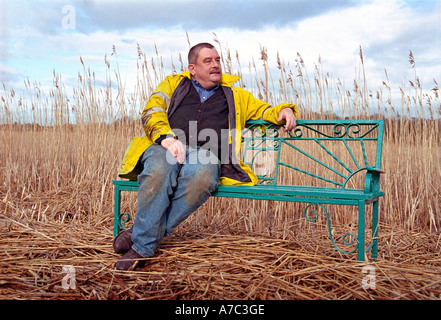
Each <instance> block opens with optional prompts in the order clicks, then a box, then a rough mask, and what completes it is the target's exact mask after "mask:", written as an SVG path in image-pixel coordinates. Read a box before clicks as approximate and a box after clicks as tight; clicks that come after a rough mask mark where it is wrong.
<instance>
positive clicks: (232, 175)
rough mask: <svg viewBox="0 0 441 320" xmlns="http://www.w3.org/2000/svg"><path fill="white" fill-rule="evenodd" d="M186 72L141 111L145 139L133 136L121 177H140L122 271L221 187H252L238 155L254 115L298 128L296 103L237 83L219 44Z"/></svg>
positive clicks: (204, 48) (118, 243)
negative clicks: (259, 95)
mask: <svg viewBox="0 0 441 320" xmlns="http://www.w3.org/2000/svg"><path fill="white" fill-rule="evenodd" d="M188 62H189V65H188V71H186V72H183V73H181V74H177V75H172V76H168V77H167V78H166V79H165V80H164V81H163V82H161V83H160V84H159V85H158V87H157V88H156V90H155V92H153V94H152V96H151V97H150V99H149V100H148V102H147V104H146V106H145V109H144V111H143V112H142V116H141V119H142V124H143V128H144V131H145V136H144V137H142V138H140V137H135V138H134V139H133V140H132V141H131V143H130V146H129V148H128V149H127V151H126V154H125V156H124V159H123V164H122V165H121V168H120V172H119V175H120V176H121V177H124V178H129V179H133V178H135V177H137V179H138V184H139V192H138V198H137V213H136V217H135V221H134V224H133V227H132V228H131V229H129V230H127V231H124V232H122V233H121V234H120V235H118V236H117V237H116V238H115V240H114V248H115V251H116V252H118V253H125V254H124V256H122V257H121V258H120V259H119V260H118V262H117V263H116V264H115V267H116V269H118V270H133V269H134V268H136V267H138V266H140V265H142V264H143V263H144V261H145V259H144V258H147V257H151V256H152V255H153V254H154V252H155V250H156V248H157V246H158V245H159V243H160V242H161V240H162V238H163V237H164V236H167V235H170V234H171V233H172V232H173V230H174V229H175V228H176V226H178V225H179V223H181V222H182V221H184V220H185V219H186V218H187V217H188V216H189V215H190V214H191V213H192V212H194V211H195V210H196V209H197V208H198V207H199V206H201V205H202V204H203V203H204V202H205V201H206V200H207V199H208V197H209V196H210V195H211V194H212V192H213V191H215V190H216V188H217V186H218V184H230V185H232V184H241V185H254V184H256V182H257V177H256V175H255V174H254V173H253V172H252V170H251V169H250V168H249V167H248V166H247V165H245V164H244V163H243V162H241V161H240V160H239V158H238V155H239V153H240V146H241V135H240V130H241V128H243V127H244V125H245V122H246V121H248V120H256V119H263V120H267V121H270V122H273V123H277V124H285V129H286V130H287V131H289V130H292V129H293V128H294V127H295V125H296V116H297V110H296V106H295V105H292V104H288V103H284V104H280V105H278V106H274V107H271V106H270V105H269V104H267V103H265V102H263V101H260V100H258V99H255V98H254V97H253V96H252V95H251V93H249V92H247V91H245V90H244V89H242V88H233V87H232V85H233V83H235V82H236V81H237V80H238V79H239V77H237V76H233V75H226V74H222V67H221V63H220V57H219V54H218V52H217V51H216V49H215V48H214V46H212V45H211V44H209V43H200V44H197V45H195V46H194V47H192V48H191V49H190V51H189V54H188Z"/></svg>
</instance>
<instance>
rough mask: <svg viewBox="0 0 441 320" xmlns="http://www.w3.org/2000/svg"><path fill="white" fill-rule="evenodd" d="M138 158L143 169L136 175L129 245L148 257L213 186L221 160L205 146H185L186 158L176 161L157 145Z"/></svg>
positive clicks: (218, 173) (203, 198) (197, 205)
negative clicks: (134, 202) (136, 194)
mask: <svg viewBox="0 0 441 320" xmlns="http://www.w3.org/2000/svg"><path fill="white" fill-rule="evenodd" d="M206 156H209V159H210V161H207V157H206ZM214 159H215V160H214ZM141 161H142V163H143V165H144V169H143V171H142V172H141V174H140V175H139V176H138V185H139V191H138V198H137V201H138V204H137V206H138V207H137V212H136V217H135V222H134V224H133V233H132V241H133V246H132V249H133V250H135V251H136V252H138V253H139V254H140V255H141V256H143V257H151V256H153V254H154V253H155V250H156V248H157V246H158V245H159V243H160V242H161V240H162V238H163V237H164V236H167V235H170V234H171V233H172V232H173V230H174V229H175V228H176V227H177V226H178V225H179V224H180V223H181V222H182V221H184V220H185V219H186V218H187V217H188V216H189V215H190V214H191V213H193V212H194V211H195V210H196V209H197V208H198V207H199V206H201V205H202V204H203V203H204V202H205V201H206V200H207V199H208V197H209V196H210V195H211V194H212V192H213V191H215V190H216V188H217V185H218V182H219V176H220V162H219V161H218V160H217V158H215V157H214V156H213V154H211V153H209V151H207V150H205V149H201V148H198V149H193V148H187V149H186V161H185V162H184V163H183V164H179V163H178V162H177V161H176V159H175V158H174V157H173V156H171V154H170V153H169V152H168V151H167V150H166V149H164V148H163V147H162V146H160V145H151V146H150V147H149V148H147V150H146V151H145V152H144V154H143V156H142V158H141ZM207 162H208V163H207Z"/></svg>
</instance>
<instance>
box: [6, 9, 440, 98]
mask: <svg viewBox="0 0 441 320" xmlns="http://www.w3.org/2000/svg"><path fill="white" fill-rule="evenodd" d="M73 3H74V6H75V7H76V8H77V20H76V23H77V29H76V30H64V29H62V27H61V19H62V14H61V8H62V6H63V5H64V4H65V3H64V2H56V3H55V4H52V5H47V8H44V7H42V8H40V7H39V6H40V5H41V2H40V3H37V4H35V5H33V4H32V2H29V3H28V2H25V4H24V5H23V9H22V11H20V10H19V9H20V6H19V3H18V2H16V3H15V4H14V5H13V6H11V7H9V9H8V10H9V12H11V14H12V12H14V13H15V16H11V17H9V18H8V26H7V27H6V29H7V32H4V28H5V27H2V35H3V34H7V38H8V41H7V48H6V49H4V50H2V55H1V59H2V60H4V61H2V62H1V63H2V65H3V66H4V67H3V69H4V70H9V69H5V67H7V68H11V70H13V71H14V74H15V75H18V74H20V73H21V74H22V75H23V76H24V77H26V76H30V78H31V80H33V79H37V80H43V79H38V78H39V77H40V78H42V77H45V79H47V81H48V82H50V80H51V79H50V77H51V76H52V69H55V70H56V71H57V72H60V73H62V74H64V77H63V79H68V80H69V81H72V83H69V84H66V85H67V86H69V85H73V84H74V83H73V81H75V79H76V77H77V74H78V72H80V73H81V72H82V66H81V64H80V61H79V57H80V56H82V58H83V61H84V62H85V64H86V66H87V67H90V69H91V70H92V71H95V72H96V76H97V78H98V79H100V80H103V79H104V77H105V72H106V68H107V67H106V65H105V64H104V55H107V58H108V60H109V61H110V63H111V71H112V72H113V70H114V69H115V68H116V64H115V63H116V61H115V57H111V56H110V54H111V53H112V46H113V45H115V47H116V52H117V57H118V62H119V67H120V71H121V73H122V76H123V77H124V80H125V81H126V87H127V88H128V89H130V90H131V88H132V87H133V86H134V83H135V82H136V72H137V67H136V62H137V59H138V56H137V46H136V44H137V43H139V45H140V47H141V49H142V50H143V51H144V52H146V54H147V56H148V57H149V59H151V58H153V59H154V61H155V62H156V53H155V44H156V47H157V49H158V52H159V54H160V55H161V56H162V58H163V60H164V63H165V65H166V67H167V66H169V65H170V59H171V57H172V56H173V58H174V60H175V66H176V68H178V70H179V68H180V66H179V64H178V60H177V58H178V56H179V54H181V56H182V58H183V59H184V62H185V63H186V55H187V51H188V43H187V37H186V33H185V31H186V30H185V29H183V28H182V27H180V26H179V23H177V24H175V25H173V24H170V23H169V24H170V26H168V27H164V28H159V29H158V28H154V26H153V25H148V24H144V25H143V24H142V23H139V26H138V24H137V23H135V22H131V21H130V14H129V13H130V12H133V10H128V12H122V13H121V19H118V16H117V15H115V11H110V12H106V11H105V10H106V6H105V5H103V4H102V3H100V2H84V3H82V2H75V1H73ZM90 3H93V4H94V6H93V7H90V6H89V7H88V6H87V4H90ZM160 3H162V2H155V4H154V5H153V7H152V8H156V9H158V10H159V9H161V8H162V10H165V9H164V8H165V7H164V5H160ZM270 3H271V1H270V2H266V6H263V5H262V6H263V8H264V9H266V10H270V8H271V6H269V4H270ZM284 3H285V5H287V7H286V8H290V10H291V11H293V10H295V8H296V6H295V5H291V4H289V1H288V2H284ZM287 3H288V4H287ZM298 3H299V2H297V4H298ZM301 3H302V4H303V7H302V8H303V10H304V13H303V15H301V14H300V13H297V15H296V18H295V19H294V20H293V21H289V20H288V19H287V17H289V15H290V12H288V13H284V14H283V15H282V14H281V13H280V10H278V11H274V12H273V13H272V14H274V15H275V16H274V17H276V16H277V14H278V15H279V16H280V17H281V18H280V19H281V20H283V23H281V22H280V21H279V22H278V23H275V24H265V23H263V22H262V23H260V24H256V26H257V25H258V27H256V28H242V29H241V28H240V27H241V25H242V24H246V23H247V21H246V19H245V18H244V20H243V21H240V22H237V24H236V25H234V28H231V27H229V26H230V25H231V24H230V25H229V24H226V25H222V24H218V25H216V26H217V27H213V29H210V27H209V21H202V20H203V19H202V20H201V19H200V20H198V21H196V22H197V25H200V26H202V25H203V26H204V27H203V28H202V29H200V30H197V29H196V28H194V29H191V30H190V31H189V32H188V34H189V38H190V41H191V44H196V43H197V42H201V41H209V42H212V43H214V41H213V38H214V34H213V32H215V33H216V35H217V37H218V39H219V40H220V42H221V44H222V46H223V48H228V49H230V50H231V55H232V59H233V61H234V62H235V55H236V51H237V52H238V53H239V57H240V62H241V64H242V72H243V73H245V74H246V73H247V72H248V63H249V62H250V61H252V60H253V59H254V61H255V62H256V65H257V67H258V68H261V66H262V62H261V61H260V60H259V59H260V48H261V46H264V47H266V48H267V49H268V56H269V59H270V65H271V66H273V67H275V66H276V57H277V52H278V53H279V54H280V58H281V59H282V60H284V61H285V62H286V63H288V62H289V63H290V64H291V66H293V65H294V64H295V59H296V58H297V52H299V53H300V54H301V56H302V58H303V60H304V61H305V63H306V65H307V67H308V70H309V71H310V72H311V73H312V72H313V71H314V64H315V63H317V60H318V58H319V56H320V57H321V61H322V66H323V71H324V72H330V73H331V75H332V77H333V78H342V79H346V84H347V86H349V87H350V86H351V83H352V81H353V79H354V77H355V72H356V69H358V68H359V61H360V57H359V46H362V48H363V52H364V61H365V69H366V73H367V79H368V81H369V87H372V88H375V87H378V86H381V83H382V81H383V80H384V79H385V75H384V69H387V71H388V74H389V76H390V80H391V82H392V83H393V85H394V86H395V87H396V88H398V87H399V86H400V85H401V83H402V82H403V79H405V78H406V77H410V76H412V72H413V71H412V70H410V69H409V64H408V53H409V50H413V52H414V55H415V57H416V59H417V68H418V69H417V70H418V72H419V73H420V76H421V78H422V79H423V83H427V84H428V85H430V83H431V82H432V79H433V78H438V80H439V74H441V69H440V68H441V51H440V50H439V48H440V47H441V42H440V41H441V40H440V39H441V34H440V23H441V19H440V12H439V11H440V10H433V8H437V9H440V8H439V5H434V1H427V2H424V3H425V5H428V6H429V7H430V11H428V10H427V9H425V7H424V6H423V5H421V7H418V8H417V9H416V8H414V7H412V6H409V5H407V4H406V2H403V1H399V0H390V1H384V0H382V1H362V2H359V1H340V2H339V5H338V6H336V7H328V8H325V9H323V10H319V9H314V10H312V9H311V8H312V7H313V4H314V5H317V3H316V2H311V3H310V5H308V3H309V2H308V1H301ZM321 3H322V4H329V1H324V2H321ZM348 3H349V4H348ZM193 4H194V5H195V2H193ZM211 4H212V5H213V3H211ZM150 5H151V6H152V4H151V3H150ZM168 5H169V4H168ZM273 6H274V5H273ZM110 7H111V8H113V9H115V8H120V7H121V3H119V4H118V3H116V2H114V3H113V6H110ZM239 7H240V8H241V9H244V8H246V5H245V4H242V5H241V6H239ZM134 8H138V9H137V10H138V11H140V10H141V9H142V8H144V7H143V3H142V2H138V3H137V6H134ZM88 10H89V11H88ZM222 10H223V11H222V12H225V11H226V9H225V8H224V9H222ZM308 10H312V11H308ZM172 12H174V11H172ZM186 12H189V11H186ZM87 14H89V15H87ZM175 14H177V13H175ZM268 14H270V13H268ZM268 14H267V15H268ZM99 15H102V16H99ZM142 16H143V15H142V14H140V15H139V17H142ZM236 16H237V15H236ZM19 17H21V19H18V18H19ZM29 17H30V18H29ZM43 17H44V18H43ZM139 17H138V15H135V16H134V18H133V19H134V20H136V19H139ZM39 19H40V20H39ZM88 19H89V20H88ZM112 19H113V20H112ZM168 19H169V20H168V21H172V19H173V17H168ZM175 19H176V17H175ZM187 19H189V18H187ZM255 19H257V20H258V19H259V17H256V18H255ZM19 21H21V22H20V23H22V24H20V23H19ZM137 21H138V20H137ZM158 23H159V22H158ZM256 23H257V22H256ZM157 25H160V24H157ZM165 25H167V24H165ZM119 26H121V27H120V28H119ZM227 26H228V27H227ZM12 39H13V40H14V41H11V40H12ZM4 43H5V41H3V42H2V45H3V44H4ZM428 43H430V45H428ZM5 52H6V54H5ZM168 71H170V70H169V69H167V70H166V72H168ZM9 73H10V72H9ZM9 73H8V74H9ZM2 74H6V71H2ZM274 76H276V75H275V74H274ZM2 81H5V79H4V78H3V76H2ZM18 83H19V82H14V85H16V84H18Z"/></svg>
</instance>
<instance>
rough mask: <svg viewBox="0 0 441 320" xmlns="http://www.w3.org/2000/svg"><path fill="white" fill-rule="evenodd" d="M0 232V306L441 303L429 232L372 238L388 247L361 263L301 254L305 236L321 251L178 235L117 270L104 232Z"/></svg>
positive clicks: (28, 225) (250, 238)
mask: <svg viewBox="0 0 441 320" xmlns="http://www.w3.org/2000/svg"><path fill="white" fill-rule="evenodd" d="M0 225H1V233H0V238H1V239H0V252H1V256H0V298H1V299H233V300H235V299H266V300H270V299H440V298H441V280H440V279H439V273H440V270H441V257H440V255H439V250H440V241H439V239H438V240H437V238H439V237H438V236H437V235H435V234H426V235H421V234H408V233H402V232H401V233H399V232H397V231H396V230H382V232H381V234H382V238H381V239H380V241H381V242H382V243H385V242H386V243H387V244H388V246H389V247H387V246H386V249H385V250H382V251H380V259H378V261H376V262H372V261H367V262H363V263H360V262H358V261H356V260H354V259H348V258H347V257H339V256H336V255H335V250H333V248H332V247H331V246H329V247H327V246H326V245H324V247H325V249H324V250H325V252H324V253H325V254H323V252H322V253H314V252H312V251H311V250H310V248H307V249H305V248H304V240H305V237H306V238H308V240H309V242H310V246H314V244H312V243H313V242H314V241H315V242H316V244H317V246H318V245H319V244H320V246H321V247H323V243H317V242H322V240H321V239H320V237H316V236H315V235H314V232H311V233H309V234H306V235H304V236H303V237H302V241H297V239H295V238H292V239H289V240H282V239H278V238H266V237H262V236H256V235H251V234H248V235H222V234H215V235H203V236H200V235H199V236H194V237H190V236H189V235H188V234H187V235H186V236H185V237H183V236H180V235H179V232H178V234H177V235H174V236H171V237H169V238H166V239H165V240H164V242H163V243H162V244H161V245H160V247H159V249H158V251H157V254H155V256H153V257H152V258H150V259H148V263H147V264H146V266H145V267H143V268H142V269H139V270H138V271H133V272H119V271H115V270H114V269H113V264H114V263H115V261H116V259H117V258H118V255H117V254H115V253H114V252H113V250H112V246H111V243H112V235H111V232H110V231H109V230H107V229H102V230H97V229H96V228H93V227H90V226H88V225H87V224H83V223H70V224H59V223H41V222H24V221H18V220H17V219H13V218H7V217H6V218H2V219H1V223H0ZM391 247H393V248H391ZM423 248H425V249H423ZM436 252H438V254H436ZM398 253H399V254H398ZM66 265H71V266H73V267H74V268H75V280H76V287H75V289H71V288H66V289H63V285H62V281H63V278H64V277H66V272H64V271H63V266H66ZM366 265H368V266H370V268H371V269H370V270H371V272H372V270H374V271H373V272H374V273H375V274H374V276H375V282H374V283H372V282H371V283H370V287H369V288H363V279H364V278H365V277H366V276H368V275H369V274H368V273H366V272H365V271H363V267H365V266H366Z"/></svg>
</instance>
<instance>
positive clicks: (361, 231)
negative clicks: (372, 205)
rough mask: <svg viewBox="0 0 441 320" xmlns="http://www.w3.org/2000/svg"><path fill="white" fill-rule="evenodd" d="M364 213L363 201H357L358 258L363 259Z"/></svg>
mask: <svg viewBox="0 0 441 320" xmlns="http://www.w3.org/2000/svg"><path fill="white" fill-rule="evenodd" d="M364 213H365V203H364V201H359V203H358V248H357V252H358V260H359V261H364V238H365V237H364V236H365V233H364V227H365V225H364V221H365V219H364Z"/></svg>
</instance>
